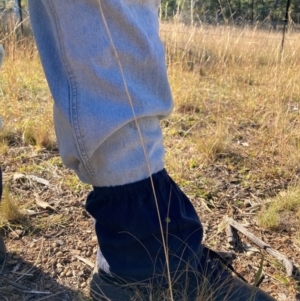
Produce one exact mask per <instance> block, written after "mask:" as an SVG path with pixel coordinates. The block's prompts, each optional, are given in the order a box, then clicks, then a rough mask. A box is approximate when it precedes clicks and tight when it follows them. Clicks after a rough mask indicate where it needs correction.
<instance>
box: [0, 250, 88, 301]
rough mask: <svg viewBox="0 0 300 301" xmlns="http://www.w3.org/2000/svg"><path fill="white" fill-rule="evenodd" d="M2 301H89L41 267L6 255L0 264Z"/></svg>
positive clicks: (20, 258)
mask: <svg viewBox="0 0 300 301" xmlns="http://www.w3.org/2000/svg"><path fill="white" fill-rule="evenodd" d="M0 300H1V301H2V300H6V301H23V300H24V301H25V300H34V301H42V300H47V301H90V300H91V299H90V298H88V297H86V296H85V295H84V294H83V293H82V292H80V291H79V290H76V289H72V288H70V287H67V286H65V285H63V284H61V283H60V278H59V277H56V279H55V278H54V277H53V275H50V274H48V273H46V272H44V271H43V270H42V267H41V266H40V265H35V264H32V263H29V262H26V261H25V260H24V259H23V258H22V257H21V256H20V255H18V254H15V253H6V258H5V262H4V263H2V264H0Z"/></svg>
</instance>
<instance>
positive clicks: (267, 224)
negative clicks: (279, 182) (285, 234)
mask: <svg viewBox="0 0 300 301" xmlns="http://www.w3.org/2000/svg"><path fill="white" fill-rule="evenodd" d="M259 224H260V225H261V226H262V227H264V228H268V229H271V230H278V229H280V228H285V227H287V226H296V227H300V187H299V186H297V187H290V188H289V189H288V190H287V191H284V192H281V193H279V194H278V195H277V196H275V197H274V198H273V199H271V200H269V202H268V203H267V204H266V205H265V206H264V207H263V208H262V211H261V212H260V214H259Z"/></svg>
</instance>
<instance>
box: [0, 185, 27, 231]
mask: <svg viewBox="0 0 300 301" xmlns="http://www.w3.org/2000/svg"><path fill="white" fill-rule="evenodd" d="M23 219H24V216H23V214H22V213H21V212H20V211H19V206H18V204H17V202H16V200H15V199H14V198H13V197H12V195H11V194H10V193H9V189H8V188H5V189H4V191H3V197H2V201H1V204H0V225H1V224H5V223H7V222H9V223H18V222H20V221H22V220H23Z"/></svg>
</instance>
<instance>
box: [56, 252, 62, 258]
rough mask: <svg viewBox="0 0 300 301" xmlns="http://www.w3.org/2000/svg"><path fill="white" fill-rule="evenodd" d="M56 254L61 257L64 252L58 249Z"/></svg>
mask: <svg viewBox="0 0 300 301" xmlns="http://www.w3.org/2000/svg"><path fill="white" fill-rule="evenodd" d="M56 256H58V257H62V256H64V253H63V252H62V251H59V252H57V254H56Z"/></svg>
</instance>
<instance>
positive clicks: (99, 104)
mask: <svg viewBox="0 0 300 301" xmlns="http://www.w3.org/2000/svg"><path fill="white" fill-rule="evenodd" d="M154 2H155V1H154V0H142V1H134V0H127V1H126V0H101V2H99V0H64V1H61V0H29V7H30V17H31V23H32V26H33V31H34V36H35V39H36V42H37V46H38V49H39V53H40V56H41V60H42V63H43V66H44V70H45V73H46V76H47V80H48V83H49V86H50V89H51V92H52V94H53V98H54V102H55V104H54V118H55V129H56V134H57V139H58V144H59V149H60V154H61V157H62V159H63V161H64V163H65V164H66V165H67V166H68V167H70V168H72V169H73V170H74V171H75V172H76V173H77V175H78V176H79V178H80V179H81V180H82V181H84V182H87V183H90V184H91V185H93V187H94V189H93V191H92V192H91V193H90V195H89V197H88V199H87V204H86V208H87V210H88V211H89V212H90V214H91V215H92V216H93V217H94V218H95V228H96V233H97V236H98V241H99V245H100V247H101V252H99V258H98V259H99V263H100V270H101V271H100V273H99V277H98V278H97V279H95V280H94V282H93V283H92V284H94V286H92V289H95V291H96V293H98V292H99V293H100V294H101V292H103V293H104V294H105V293H107V294H111V292H112V290H113V291H114V294H111V295H110V296H108V297H110V299H111V300H113V301H116V300H122V301H126V300H131V299H132V294H131V292H128V287H132V286H133V284H135V286H136V287H139V285H140V284H147V285H148V288H149V286H152V285H153V286H154V287H156V288H158V286H159V285H161V286H162V287H167V286H168V283H167V274H168V273H170V276H171V280H172V282H173V284H174V282H176V283H175V284H174V286H173V287H174V289H176V290H177V291H181V290H182V289H187V291H188V293H189V294H190V297H188V298H186V299H187V301H190V300H195V293H196V292H197V291H199V289H200V291H201V287H200V286H201V285H203V280H202V278H201V277H200V280H199V277H198V274H203V273H204V272H203V270H204V269H205V268H206V267H205V266H206V262H208V261H209V260H207V258H205V257H203V256H202V255H201V254H202V244H201V241H202V227H201V223H200V220H199V218H198V216H197V214H196V211H195V209H194V207H193V206H192V204H191V203H190V201H189V200H188V198H187V197H186V196H185V195H184V193H183V192H182V191H181V190H180V189H179V188H178V186H177V185H176V184H175V183H174V182H173V181H172V179H171V178H170V177H169V176H168V174H167V173H166V171H165V170H164V147H163V139H162V133H161V129H160V124H159V119H160V118H162V117H164V116H166V115H168V114H169V113H170V112H171V110H172V106H173V104H172V97H171V93H170V87H169V83H168V79H167V73H166V65H165V60H164V50H163V47H162V43H161V41H160V38H159V34H158V18H157V8H158V3H154ZM99 3H101V7H102V10H103V14H104V16H105V20H104V19H103V17H102V15H101V13H100V10H99V8H100V7H99ZM105 21H107V24H108V28H109V33H110V35H111V37H112V40H113V43H114V46H115V47H113V45H112V43H111V39H110V37H109V34H108V32H107V28H106V25H105V23H106V22H105ZM115 50H116V51H117V53H118V58H117V57H116V53H115ZM118 60H120V63H121V65H122V70H123V72H124V78H125V80H126V84H127V88H128V91H129V94H130V95H131V101H132V104H133V107H131V104H130V102H129V99H128V95H127V92H126V89H125V86H124V81H123V78H122V73H121V72H120V66H119V64H118ZM133 110H134V113H135V114H133ZM137 125H139V126H137ZM140 134H141V136H142V140H143V141H141V139H140ZM143 144H144V148H143ZM160 221H161V223H160ZM164 246H165V248H164ZM165 250H166V252H165ZM165 253H167V254H165ZM167 258H168V259H169V267H168V271H166V269H167ZM209 266H210V267H212V265H211V264H210V265H209ZM217 274H218V276H216V277H219V276H220V273H217ZM227 276H228V274H226V277H227ZM216 277H215V276H214V278H216ZM219 278H220V279H221V280H220V281H222V279H223V278H222V277H219ZM185 279H188V280H186V281H185ZM175 280H177V281H175ZM124 282H125V284H124ZM137 283H138V284H139V285H137ZM219 283H220V282H219ZM123 284H124V286H123ZM125 287H126V288H125ZM106 288H108V290H107V291H106V292H104V290H105V289H106ZM244 288H245V287H244ZM245 292H246V293H247V297H249V288H247V289H244V292H243V294H244V293H245ZM223 293H224V290H223V292H222V293H220V294H219V296H220V298H221V294H223ZM235 293H236V291H235ZM148 294H149V291H148V290H147V289H146V295H148ZM222 296H223V297H224V294H223V295H222ZM236 296H238V298H239V299H237V298H236V299H235V300H239V301H242V300H247V299H246V298H240V296H241V294H238V295H236ZM93 298H94V299H95V300H107V298H105V297H104V296H102V295H101V296H100V295H97V294H93ZM137 300H139V299H137ZM176 300H182V298H181V297H178V298H177V299H176ZM232 300H233V299H232ZM255 300H268V299H255ZM269 300H271V299H269Z"/></svg>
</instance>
